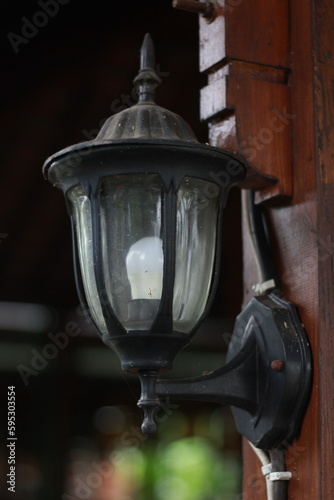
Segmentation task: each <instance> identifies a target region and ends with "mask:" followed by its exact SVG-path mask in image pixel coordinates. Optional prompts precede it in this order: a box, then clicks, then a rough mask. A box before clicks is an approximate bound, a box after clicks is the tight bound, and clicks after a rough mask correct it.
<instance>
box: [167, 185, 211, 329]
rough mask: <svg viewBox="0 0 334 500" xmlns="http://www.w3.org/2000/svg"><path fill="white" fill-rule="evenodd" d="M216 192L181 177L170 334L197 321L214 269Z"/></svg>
mask: <svg viewBox="0 0 334 500" xmlns="http://www.w3.org/2000/svg"><path fill="white" fill-rule="evenodd" d="M219 199H220V188H219V187H218V186H217V185H216V184H214V183H212V182H208V181H204V180H201V179H196V178H193V177H185V178H184V180H183V182H182V184H181V186H180V188H179V190H178V192H177V221H176V249H175V250H176V259H175V281H174V297H173V323H174V330H176V331H178V332H184V333H188V332H189V331H190V330H191V329H192V328H193V327H194V326H195V325H196V323H197V322H198V320H199V319H200V318H201V316H202V314H203V312H204V310H205V307H206V304H207V301H208V298H209V293H210V288H211V281H212V274H213V269H214V261H215V253H216V239H217V234H216V233H217V225H218V224H217V218H218V211H219V210H218V209H219Z"/></svg>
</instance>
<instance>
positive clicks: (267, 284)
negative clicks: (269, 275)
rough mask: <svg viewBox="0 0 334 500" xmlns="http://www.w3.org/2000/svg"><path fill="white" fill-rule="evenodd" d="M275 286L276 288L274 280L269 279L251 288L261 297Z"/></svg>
mask: <svg viewBox="0 0 334 500" xmlns="http://www.w3.org/2000/svg"><path fill="white" fill-rule="evenodd" d="M275 286H276V283H275V280H273V279H271V280H267V281H264V282H263V283H257V284H256V285H253V286H252V288H253V290H254V292H255V293H258V294H260V295H262V294H263V293H264V292H266V291H267V290H270V289H271V288H275Z"/></svg>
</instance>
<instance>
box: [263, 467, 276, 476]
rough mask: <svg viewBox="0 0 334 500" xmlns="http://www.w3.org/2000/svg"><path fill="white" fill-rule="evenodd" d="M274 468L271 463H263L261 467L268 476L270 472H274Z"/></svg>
mask: <svg viewBox="0 0 334 500" xmlns="http://www.w3.org/2000/svg"><path fill="white" fill-rule="evenodd" d="M272 470H273V468H272V466H271V464H265V465H262V467H261V471H262V474H263V475H264V476H267V475H268V474H270V473H271V472H272Z"/></svg>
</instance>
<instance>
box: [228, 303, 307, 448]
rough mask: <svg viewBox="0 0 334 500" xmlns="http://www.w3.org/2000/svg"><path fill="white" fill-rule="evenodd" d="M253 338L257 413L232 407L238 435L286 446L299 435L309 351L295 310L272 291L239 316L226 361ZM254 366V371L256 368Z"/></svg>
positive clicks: (263, 443) (259, 442) (255, 441)
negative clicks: (254, 345)
mask: <svg viewBox="0 0 334 500" xmlns="http://www.w3.org/2000/svg"><path fill="white" fill-rule="evenodd" d="M249 337H255V341H256V342H255V344H256V348H255V349H256V353H257V354H256V358H257V360H256V364H257V366H256V371H255V370H254V369H253V370H252V372H251V373H250V374H249V375H250V376H252V377H255V380H254V382H256V384H257V401H256V410H255V411H254V412H251V413H249V412H248V411H245V410H243V409H240V408H237V407H235V406H232V412H233V414H234V418H235V421H236V425H237V428H238V431H239V432H240V433H241V434H242V435H243V436H245V437H246V438H247V439H248V440H249V441H251V442H252V443H253V444H254V445H255V446H257V447H259V448H262V449H271V448H279V447H281V446H284V445H285V446H286V444H287V442H288V441H291V439H293V438H295V437H296V436H297V434H298V432H299V429H300V425H301V421H302V418H303V415H304V412H305V409H306V405H307V401H308V398H309V393H310V385H311V352H310V348H309V342H308V339H307V336H306V333H305V331H304V329H303V326H302V324H301V322H300V319H299V317H298V314H297V310H296V308H295V306H294V305H293V304H291V303H290V302H287V301H286V300H284V299H282V298H281V297H279V296H278V295H276V294H275V293H269V294H266V295H262V296H258V297H253V298H252V299H251V301H250V302H249V304H248V305H247V307H246V308H245V309H244V310H243V311H242V312H241V313H240V314H239V316H238V317H237V319H236V324H235V328H234V332H233V336H232V339H231V342H230V345H229V348H228V354H227V362H229V361H231V360H232V359H233V358H234V357H235V356H236V355H237V354H238V353H239V352H240V349H241V348H242V346H244V344H245V342H246V341H247V339H248V338H249ZM254 368H255V367H254Z"/></svg>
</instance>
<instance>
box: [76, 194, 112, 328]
mask: <svg viewBox="0 0 334 500" xmlns="http://www.w3.org/2000/svg"><path fill="white" fill-rule="evenodd" d="M68 198H69V200H70V202H71V204H72V207H73V219H74V226H75V232H76V238H77V247H78V256H79V263H80V268H81V274H82V281H83V287H84V291H85V295H86V300H87V304H88V307H89V310H90V313H91V316H92V318H93V320H94V322H95V324H96V326H97V327H98V329H99V330H100V332H101V333H106V332H107V327H106V323H105V320H104V317H103V313H102V308H101V305H100V300H99V295H98V291H97V285H96V279H95V274H94V265H93V261H94V256H93V235H92V216H91V203H90V200H89V198H88V196H87V195H86V193H85V191H84V189H83V188H82V186H80V185H77V186H75V187H74V188H72V189H71V190H70V191H69V194H68Z"/></svg>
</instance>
